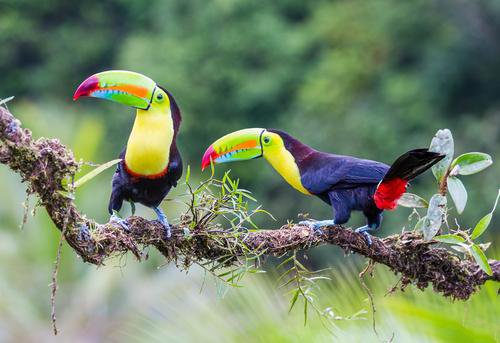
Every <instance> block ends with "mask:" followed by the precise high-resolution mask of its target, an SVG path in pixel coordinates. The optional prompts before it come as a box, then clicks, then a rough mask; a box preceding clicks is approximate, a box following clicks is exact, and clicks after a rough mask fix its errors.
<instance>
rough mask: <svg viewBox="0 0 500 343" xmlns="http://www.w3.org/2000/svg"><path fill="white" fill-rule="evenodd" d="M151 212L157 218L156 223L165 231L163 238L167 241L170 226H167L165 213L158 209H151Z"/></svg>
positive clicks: (169, 234)
mask: <svg viewBox="0 0 500 343" xmlns="http://www.w3.org/2000/svg"><path fill="white" fill-rule="evenodd" d="M153 210H154V211H155V213H156V215H157V216H158V221H159V222H160V223H161V225H163V228H164V230H165V237H166V238H167V239H168V238H170V236H171V235H172V233H171V232H170V224H168V220H167V216H166V215H165V213H163V211H162V210H161V208H159V207H153Z"/></svg>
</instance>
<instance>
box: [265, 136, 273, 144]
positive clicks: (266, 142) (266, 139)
mask: <svg viewBox="0 0 500 343" xmlns="http://www.w3.org/2000/svg"><path fill="white" fill-rule="evenodd" d="M263 141H264V144H269V143H270V142H271V137H268V136H266V137H264V139H263Z"/></svg>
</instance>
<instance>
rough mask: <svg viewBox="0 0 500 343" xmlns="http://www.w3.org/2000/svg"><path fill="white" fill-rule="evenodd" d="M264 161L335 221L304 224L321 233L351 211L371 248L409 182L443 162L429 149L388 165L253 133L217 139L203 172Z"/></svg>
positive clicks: (272, 133)
mask: <svg viewBox="0 0 500 343" xmlns="http://www.w3.org/2000/svg"><path fill="white" fill-rule="evenodd" d="M258 157H264V158H265V159H266V160H267V161H268V162H269V163H270V164H271V166H273V168H274V169H276V171H277V172H278V173H279V174H280V175H281V176H282V177H283V178H284V179H285V180H286V181H287V182H288V183H289V184H290V185H291V186H292V187H293V188H295V189H296V190H298V191H299V192H301V193H303V194H306V195H315V196H317V197H319V198H320V199H321V200H323V201H324V202H326V203H327V204H328V205H330V206H331V207H332V208H333V211H334V215H333V217H334V219H333V220H322V221H303V222H301V224H304V225H308V226H309V227H311V228H313V229H314V230H315V231H317V232H320V233H321V232H322V231H321V228H322V227H325V226H330V225H334V224H345V223H346V222H347V221H348V220H349V218H350V216H351V211H362V212H363V214H364V216H365V217H366V225H364V226H362V227H360V228H358V229H357V230H356V232H360V233H362V234H363V235H364V236H365V237H366V240H367V242H368V244H371V236H370V234H369V231H371V230H375V229H377V228H378V227H379V226H380V224H381V221H382V212H383V211H384V210H392V209H395V208H396V206H397V203H398V199H399V198H400V197H401V196H402V195H403V193H404V192H405V191H406V188H407V186H408V182H409V181H411V180H412V179H413V178H415V177H416V176H418V175H419V174H421V173H423V172H424V171H426V170H427V169H429V168H430V167H431V166H432V165H434V164H435V163H437V162H439V161H440V160H441V159H442V158H443V157H444V156H443V155H441V154H439V153H436V152H431V151H429V150H428V149H415V150H411V151H408V152H406V153H404V154H403V155H401V156H400V157H398V158H397V159H396V161H395V162H394V163H393V164H392V165H391V166H388V165H386V164H384V163H381V162H377V161H371V160H366V159H360V158H356V157H351V156H343V155H335V154H330V153H326V152H321V151H318V150H315V149H313V148H311V147H309V146H307V145H306V144H304V143H302V142H300V141H299V140H297V139H296V138H294V137H292V136H291V135H289V134H288V133H286V132H284V131H280V130H275V129H262V128H251V129H243V130H239V131H235V132H232V133H230V134H227V135H225V136H224V137H221V138H219V139H218V140H217V141H215V142H214V143H213V144H212V145H210V146H209V147H208V149H207V150H206V152H205V154H204V156H203V159H202V170H203V169H205V168H206V167H207V166H209V165H210V164H211V163H214V164H217V163H224V162H233V161H243V160H250V159H254V158H258Z"/></svg>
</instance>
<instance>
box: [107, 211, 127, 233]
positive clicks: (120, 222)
mask: <svg viewBox="0 0 500 343" xmlns="http://www.w3.org/2000/svg"><path fill="white" fill-rule="evenodd" d="M109 221H110V222H115V223H117V224H118V225H120V226H121V227H122V229H123V230H125V231H127V232H129V231H130V228H129V227H128V225H127V221H126V220H125V219H122V218H120V217H118V216H117V215H116V214H115V213H113V214H112V215H111V217H109Z"/></svg>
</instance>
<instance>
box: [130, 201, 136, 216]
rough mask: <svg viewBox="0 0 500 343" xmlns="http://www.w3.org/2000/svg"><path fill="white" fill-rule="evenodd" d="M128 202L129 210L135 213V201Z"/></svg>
mask: <svg viewBox="0 0 500 343" xmlns="http://www.w3.org/2000/svg"><path fill="white" fill-rule="evenodd" d="M129 204H130V211H131V212H132V215H135V202H133V201H129Z"/></svg>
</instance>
